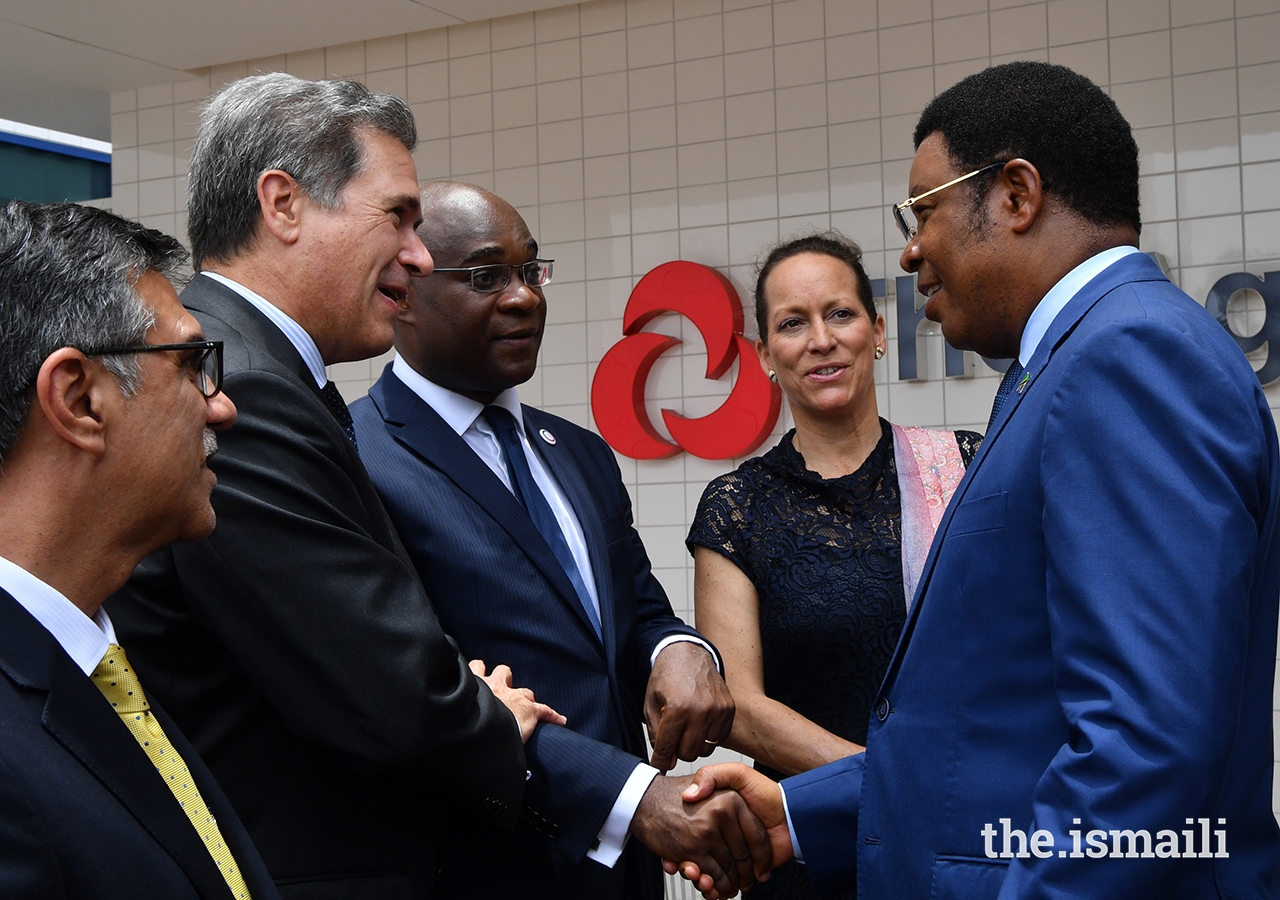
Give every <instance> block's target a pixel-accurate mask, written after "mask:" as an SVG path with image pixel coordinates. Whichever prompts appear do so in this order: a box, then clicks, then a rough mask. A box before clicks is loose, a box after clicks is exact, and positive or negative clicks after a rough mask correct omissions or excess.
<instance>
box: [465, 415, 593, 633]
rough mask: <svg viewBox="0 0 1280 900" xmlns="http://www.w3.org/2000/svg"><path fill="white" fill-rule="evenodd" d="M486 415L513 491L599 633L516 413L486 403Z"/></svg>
mask: <svg viewBox="0 0 1280 900" xmlns="http://www.w3.org/2000/svg"><path fill="white" fill-rule="evenodd" d="M484 417H485V419H486V420H487V421H488V423H489V427H490V428H492V429H493V431H494V434H496V435H497V436H498V446H499V447H501V448H502V460H503V462H505V463H506V464H507V472H509V473H510V474H511V491H512V493H514V494H515V495H516V499H517V500H519V501H520V502H521V503H522V504H523V505H524V508H525V509H526V510H527V511H528V513H529V518H530V519H532V520H533V524H534V526H535V527H536V528H537V529H538V531H539V533H541V534H542V537H543V538H544V539H545V540H546V542H547V546H549V547H550V548H551V552H552V553H553V554H554V555H555V558H556V562H558V563H560V567H561V568H562V569H564V572H565V574H566V575H568V576H569V581H571V582H572V583H573V588H574V590H575V591H577V593H578V601H579V602H580V603H581V604H582V606H583V608H584V609H585V610H586V611H587V618H589V619H590V620H591V624H592V626H593V627H594V628H595V630H596V636H597V637H599V636H600V616H599V614H598V613H597V612H596V608H595V605H594V604H593V603H592V602H591V594H590V593H589V592H588V591H587V585H586V582H585V581H583V580H582V572H581V571H580V570H579V569H578V564H577V563H576V562H574V560H573V552H572V551H570V550H569V542H568V541H566V540H565V539H564V532H563V531H561V530H560V522H559V521H557V519H556V514H555V513H554V512H553V511H552V510H551V505H550V504H549V503H547V498H546V497H544V496H543V494H542V491H541V490H540V489H539V488H538V483H537V482H536V481H534V480H533V472H531V471H530V470H529V461H528V460H527V459H526V458H525V455H524V444H523V443H522V442H521V440H520V431H519V429H518V428H517V427H516V420H515V417H514V416H513V415H511V413H509V412H507V411H506V410H505V409H503V408H502V407H501V406H486V407H485V408H484Z"/></svg>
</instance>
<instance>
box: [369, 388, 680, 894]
mask: <svg viewBox="0 0 1280 900" xmlns="http://www.w3.org/2000/svg"><path fill="white" fill-rule="evenodd" d="M352 417H353V418H354V420H355V425H356V432H357V434H358V436H359V439H360V453H361V456H362V457H363V458H364V460H365V464H366V465H367V466H368V468H369V474H370V475H371V476H372V478H373V480H374V483H375V484H377V486H378V490H379V491H380V492H381V493H382V496H383V499H384V501H385V502H386V504H387V509H388V511H389V512H390V513H391V517H392V519H393V520H394V521H395V524H396V527H397V528H398V529H399V531H400V535H401V537H402V539H403V540H404V542H405V545H406V547H407V548H408V550H409V555H410V557H411V558H412V559H413V562H414V565H416V566H417V568H418V572H419V573H420V574H421V576H422V580H423V583H424V584H426V585H428V586H429V588H430V590H431V592H432V595H433V596H435V597H436V598H437V608H438V610H439V613H440V619H441V621H442V622H443V623H444V626H445V628H446V629H447V630H448V632H449V633H450V634H451V635H453V636H454V638H455V639H456V640H457V641H458V643H459V644H460V645H461V646H462V648H463V651H464V653H466V654H467V655H469V656H475V657H480V658H483V659H485V660H486V661H488V662H490V663H500V662H501V663H506V664H508V665H510V666H511V668H512V669H513V671H514V673H515V679H516V682H517V683H518V684H521V685H527V686H529V687H531V688H533V691H534V693H535V695H536V696H537V697H538V699H540V700H543V701H545V702H547V703H549V704H551V706H553V707H555V709H557V710H558V711H559V712H561V713H563V714H564V715H565V716H566V717H567V718H568V720H569V721H568V726H567V727H564V728H562V727H559V726H550V725H543V726H539V728H538V729H537V730H536V732H535V733H534V736H533V737H532V738H531V739H530V741H529V744H528V747H527V748H526V750H527V753H528V758H529V768H530V770H531V772H532V773H533V777H532V779H531V781H530V786H529V789H528V792H527V796H526V804H527V806H528V807H529V808H530V810H532V811H534V812H536V816H534V817H531V818H532V819H533V822H534V823H535V824H536V825H538V828H537V829H536V830H539V831H541V836H539V835H537V834H535V833H534V830H532V829H528V828H522V829H521V830H519V831H518V840H517V841H516V842H515V844H512V843H511V842H510V841H504V840H503V839H502V838H500V837H498V836H496V835H494V834H493V833H492V829H491V828H486V827H484V826H483V825H482V826H479V827H475V828H471V829H467V830H461V829H460V830H458V831H456V832H455V833H454V834H453V836H452V837H453V840H452V843H451V844H450V850H449V852H448V857H449V860H450V863H449V864H448V865H446V866H445V867H444V872H445V876H446V879H447V882H446V883H448V884H449V885H450V886H451V889H452V890H454V891H456V892H457V895H458V896H467V897H486V898H487V897H493V898H499V897H502V898H505V897H513V896H519V897H546V898H548V900H551V898H554V900H563V898H572V897H582V898H593V900H594V898H607V897H623V896H648V897H657V896H661V889H662V888H661V875H660V871H659V867H658V861H657V860H656V859H655V858H654V857H653V856H652V855H651V854H650V853H649V852H648V851H647V850H645V848H644V847H643V846H642V845H641V844H640V843H639V841H635V840H632V841H630V842H629V843H628V846H627V848H626V851H625V852H624V855H623V858H622V859H621V860H620V861H619V862H618V864H617V865H616V866H615V867H614V868H613V869H612V870H610V869H606V868H605V867H604V866H602V865H600V864H598V863H596V862H594V861H591V860H585V859H584V857H585V855H586V853H587V852H588V851H589V850H590V848H591V846H592V844H593V843H594V841H595V839H596V836H597V834H598V833H599V831H600V828H601V826H602V825H603V824H604V821H605V819H606V817H607V816H608V813H609V810H610V809H611V808H612V806H613V804H614V802H615V800H616V799H617V797H618V794H619V792H620V791H621V789H622V786H623V784H624V783H625V782H626V780H627V778H628V777H629V776H630V774H631V772H632V771H633V770H634V769H635V767H636V765H637V764H638V763H639V762H641V758H642V757H645V756H646V755H647V754H646V747H645V739H644V733H643V730H642V727H641V722H642V710H643V704H644V696H645V688H646V685H647V682H648V678H649V668H650V667H649V658H650V655H651V654H652V652H653V650H654V648H655V646H656V645H657V644H658V642H659V641H660V640H662V638H664V637H666V636H668V635H672V634H691V635H693V634H696V632H695V631H694V630H693V629H692V628H689V627H688V626H687V625H685V624H684V623H683V622H681V621H680V620H679V619H677V618H676V617H675V616H674V615H673V614H672V611H671V605H670V603H669V602H668V601H667V597H666V594H665V593H664V592H663V590H662V588H661V586H660V585H659V584H658V582H657V580H656V579H655V578H654V577H653V574H652V572H651V571H650V565H649V558H648V556H647V555H646V553H645V550H644V546H643V545H642V544H641V543H640V537H639V535H637V534H636V532H635V529H634V528H633V527H632V523H631V501H630V498H629V497H628V495H627V491H626V487H625V486H624V485H623V483H622V479H621V475H620V473H619V471H618V464H617V460H616V459H615V458H614V455H613V452H612V451H611V450H610V449H609V448H608V446H607V445H606V444H605V443H604V441H602V440H601V439H600V438H599V437H598V436H596V435H594V434H592V433H590V432H588V431H586V430H584V429H582V428H579V427H578V426H576V425H574V424H572V423H571V422H567V421H565V420H564V419H561V418H558V417H556V416H552V415H549V414H547V413H544V412H541V411H540V410H537V409H533V408H530V407H527V406H526V407H524V420H525V428H526V430H527V432H528V434H529V438H530V444H531V445H532V446H533V447H534V448H535V450H536V451H537V452H538V453H539V454H540V456H541V458H542V460H543V462H544V463H545V465H546V467H547V469H548V471H550V472H551V473H552V475H553V476H554V477H555V479H556V481H557V483H558V484H559V485H560V486H561V488H562V489H563V491H564V493H565V494H566V496H567V497H568V499H569V501H570V503H571V504H572V506H573V508H574V512H575V514H576V515H577V517H578V521H579V522H581V523H582V526H583V531H584V536H585V538H586V544H587V549H588V552H589V554H590V557H591V565H592V569H593V570H594V574H595V581H596V589H597V592H598V594H599V598H600V617H601V624H602V630H603V638H604V639H603V640H601V638H599V637H597V636H596V633H595V631H594V629H593V628H592V626H591V624H590V622H589V620H588V618H587V616H586V613H585V611H584V609H583V607H582V604H581V602H580V601H579V600H578V597H577V595H576V594H575V592H574V589H573V586H572V584H571V583H570V582H569V579H568V577H567V576H566V575H565V573H564V570H563V569H562V568H561V567H560V565H559V563H558V562H557V561H556V559H555V557H554V556H553V555H552V552H551V549H550V548H549V547H548V546H547V543H546V541H545V540H543V538H542V536H541V534H539V532H538V531H537V529H536V527H535V526H534V525H533V522H532V521H531V520H530V518H529V515H528V513H526V512H525V510H524V508H523V507H522V506H521V505H520V503H519V502H518V501H517V500H516V499H515V497H514V496H513V495H512V493H511V491H509V490H508V489H507V487H506V486H505V485H504V484H503V483H502V481H501V480H500V479H499V478H498V477H497V476H496V475H494V474H493V472H492V471H491V470H490V469H489V467H488V466H487V465H485V463H484V462H483V461H482V460H481V459H480V458H479V457H478V456H476V454H475V452H474V451H473V450H472V449H471V448H470V447H468V446H467V444H466V442H465V441H464V440H463V439H462V438H461V437H459V436H458V434H457V433H456V432H455V431H454V430H453V429H452V428H451V427H450V426H449V425H448V424H447V423H446V422H445V421H444V420H443V419H442V418H440V416H439V415H438V414H437V413H436V412H435V411H434V410H433V409H431V407H430V406H428V405H427V404H426V403H424V402H423V401H422V400H421V398H419V397H418V396H417V395H416V394H414V393H413V392H412V391H411V390H410V389H409V388H408V387H406V386H405V384H404V383H403V382H402V381H400V379H399V378H397V377H396V376H395V375H394V374H392V372H391V370H390V367H389V366H388V368H387V370H386V371H385V372H384V373H383V375H382V378H381V379H379V381H378V383H377V384H375V385H374V387H373V389H372V390H371V391H370V395H369V397H367V398H362V399H360V400H358V401H356V402H355V403H354V404H353V405H352ZM543 435H546V436H549V437H550V438H551V440H553V441H554V443H551V442H550V441H548V439H547V438H546V437H544V436H543ZM476 872H483V873H485V874H484V877H483V878H482V879H480V883H479V884H475V883H473V882H474V873H476ZM468 879H472V880H473V881H472V882H469V881H468Z"/></svg>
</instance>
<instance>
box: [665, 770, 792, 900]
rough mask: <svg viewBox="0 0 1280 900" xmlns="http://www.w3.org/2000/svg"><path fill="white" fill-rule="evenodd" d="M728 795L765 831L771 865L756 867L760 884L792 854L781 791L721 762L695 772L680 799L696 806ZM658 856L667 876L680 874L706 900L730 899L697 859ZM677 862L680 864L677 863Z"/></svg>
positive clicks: (766, 780)
mask: <svg viewBox="0 0 1280 900" xmlns="http://www.w3.org/2000/svg"><path fill="white" fill-rule="evenodd" d="M655 780H656V779H655ZM717 792H719V793H717ZM728 792H732V795H733V796H736V797H738V798H739V799H740V800H741V801H743V802H745V803H746V804H747V806H749V807H750V808H751V811H752V812H753V813H754V814H755V816H756V818H757V819H758V820H759V822H760V824H761V825H762V826H763V827H764V829H765V834H766V836H767V839H768V842H769V858H770V862H769V865H768V866H767V867H766V868H764V869H761V868H760V866H759V865H756V867H755V871H754V873H753V874H754V876H755V880H757V881H763V880H765V878H766V877H767V873H768V872H769V871H770V870H771V869H773V868H775V867H777V866H780V865H782V863H784V862H786V861H787V860H789V859H791V855H792V853H791V832H790V831H789V830H788V829H787V816H786V812H785V810H784V809H783V806H782V788H780V787H778V784H777V782H775V781H772V780H770V779H769V778H767V777H765V776H764V775H761V774H760V773H759V772H757V771H755V770H754V769H752V768H749V767H747V766H744V765H742V764H741V763H720V764H719V765H714V766H703V767H702V768H701V769H699V770H698V771H697V772H695V773H694V774H693V780H692V781H691V782H690V784H689V786H688V787H687V788H685V790H684V793H683V794H682V795H681V799H682V800H684V802H685V803H688V804H697V803H703V802H706V801H707V798H714V797H723V796H725V795H726V793H728ZM650 849H653V848H650ZM655 852H657V851H655ZM661 855H662V866H663V868H664V869H666V871H667V874H669V875H674V874H676V872H679V873H680V874H682V875H683V876H684V877H685V878H687V879H689V881H691V882H693V884H694V886H695V887H697V889H698V890H699V891H701V892H702V896H704V897H706V898H707V900H717V898H722V897H731V896H733V895H732V894H731V893H730V894H726V893H724V891H723V890H722V889H721V883H720V879H718V878H717V877H716V874H717V873H714V872H711V871H708V870H707V868H706V867H705V866H703V865H700V864H699V862H698V861H697V860H696V859H694V858H691V857H681V856H671V855H669V854H667V853H662V854H661ZM677 859H679V860H682V861H681V862H676V860H677ZM739 884H740V887H741V888H742V889H743V890H745V889H746V888H748V887H750V884H743V883H739Z"/></svg>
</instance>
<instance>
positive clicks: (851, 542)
mask: <svg viewBox="0 0 1280 900" xmlns="http://www.w3.org/2000/svg"><path fill="white" fill-rule="evenodd" d="M860 260H861V252H860V251H859V249H858V247H857V245H856V244H853V243H852V242H850V241H849V240H848V239H846V238H844V237H843V236H842V235H840V234H837V233H832V232H828V233H827V234H823V235H817V236H813V237H806V238H801V239H798V240H795V241H791V242H789V243H786V244H783V245H781V246H779V247H776V248H775V249H774V250H773V251H772V252H771V253H770V254H769V255H768V257H767V258H766V260H765V262H764V264H763V266H762V267H761V270H760V274H759V276H758V278H757V281H756V293H755V300H756V321H757V324H758V325H759V328H760V335H761V339H760V340H759V341H758V342H757V344H756V347H757V352H758V353H759V355H760V361H761V364H762V365H763V366H764V367H765V369H766V371H768V372H769V377H770V379H771V380H774V381H775V382H776V383H777V384H778V385H779V386H780V387H781V388H782V392H783V395H784V396H785V397H786V400H787V404H788V406H789V407H790V409H791V415H792V418H793V420H794V422H795V428H794V430H792V431H790V432H789V433H787V434H786V435H785V436H783V438H782V440H781V441H780V442H779V443H778V445H777V446H776V447H774V448H773V449H772V450H770V451H768V452H767V453H765V454H764V455H763V456H760V457H757V458H755V459H751V460H748V461H747V462H745V463H743V464H742V465H741V466H739V467H738V469H737V470H735V471H734V472H731V473H730V474H728V475H723V476H721V477H720V478H717V479H716V480H715V481H713V482H711V484H709V485H708V486H707V489H706V491H705V492H704V493H703V495H702V500H701V502H700V503H699V505H698V512H697V516H696V518H695V521H694V524H693V528H692V530H691V531H690V533H689V538H688V545H689V549H690V551H691V552H692V553H693V556H694V604H695V607H696V612H697V625H698V629H699V630H700V631H701V632H702V633H703V634H704V635H706V636H707V637H708V638H709V639H710V640H711V641H712V642H714V643H715V645H716V646H717V647H718V648H719V650H720V652H721V653H722V654H723V656H724V663H725V672H726V676H727V678H728V683H729V687H730V689H731V690H732V692H733V696H734V700H735V701H736V703H737V714H736V717H735V719H734V723H733V732H732V734H731V736H730V738H729V740H727V741H726V742H725V745H726V746H728V747H730V748H731V749H734V750H738V751H741V752H742V753H745V754H747V755H748V756H750V757H752V758H753V759H754V760H755V761H756V768H757V769H759V770H760V771H762V772H765V773H766V774H768V775H769V776H770V777H772V778H779V777H783V776H786V775H793V774H795V773H797V772H802V771H805V770H807V769H811V768H814V767H816V766H820V765H823V764H824V763H827V762H830V761H832V760H834V759H839V758H841V757H844V756H848V755H851V754H854V753H859V752H861V751H862V750H863V746H862V744H863V742H864V741H865V740H866V737H867V722H868V719H869V717H870V713H871V705H872V702H873V701H874V698H875V694H876V690H877V688H878V687H879V685H880V682H881V680H882V679H883V678H884V673H885V670H886V668H887V667H888V664H889V658H890V656H891V655H892V653H893V648H894V645H895V644H896V643H897V641H898V636H899V634H900V633H901V631H902V626H903V623H904V622H905V621H906V615H907V603H908V598H909V596H910V593H913V592H914V581H915V578H916V577H918V575H919V572H920V567H921V566H922V565H923V563H924V555H925V554H926V553H927V550H928V545H929V541H930V540H932V536H933V529H934V528H936V526H937V522H938V519H939V518H940V517H941V513H942V508H943V507H944V506H945V503H946V501H947V500H948V499H950V496H951V492H952V491H954V489H955V485H956V483H957V482H958V481H959V478H960V477H961V475H962V474H963V469H964V466H967V465H968V464H969V462H970V460H972V459H973V456H974V454H975V453H976V452H977V448H978V444H979V442H980V441H981V439H982V438H981V435H978V434H975V433H973V432H939V431H926V430H924V429H898V428H893V427H891V426H890V425H889V423H888V422H886V421H885V420H884V419H881V418H880V416H879V412H878V408H877V405H876V391H875V382H874V381H873V378H872V369H873V365H874V362H875V360H877V359H879V358H880V357H881V356H883V355H884V346H885V331H884V318H883V317H882V316H880V315H878V314H877V313H876V310H875V304H874V302H873V301H872V299H871V284H870V282H869V281H868V279H867V275H866V273H865V271H863V268H862V264H861V261H860ZM904 535H905V537H904ZM904 540H905V546H906V551H907V552H906V553H905V554H904ZM904 573H905V574H904ZM904 584H908V585H910V586H911V590H910V591H908V590H907V589H906V588H904ZM801 849H802V850H803V848H801ZM751 896H752V898H753V900H761V898H764V897H788V898H791V897H805V898H807V897H815V898H816V897H819V896H821V895H820V894H819V893H818V892H817V891H816V889H814V888H813V887H812V886H811V885H810V884H809V883H808V879H807V877H806V876H805V874H804V867H803V866H799V865H796V864H795V863H788V864H787V865H785V866H783V867H781V868H780V869H778V870H777V871H776V872H775V873H774V875H773V877H772V878H771V879H770V880H769V881H768V882H765V883H762V884H760V885H757V886H756V887H755V888H753V889H752V892H751ZM848 896H852V894H849V895H848Z"/></svg>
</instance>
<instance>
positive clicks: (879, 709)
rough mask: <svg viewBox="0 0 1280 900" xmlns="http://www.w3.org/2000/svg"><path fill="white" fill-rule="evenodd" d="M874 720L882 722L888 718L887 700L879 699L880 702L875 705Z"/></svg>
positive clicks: (885, 698) (884, 698) (886, 698)
mask: <svg viewBox="0 0 1280 900" xmlns="http://www.w3.org/2000/svg"><path fill="white" fill-rule="evenodd" d="M876 718H877V719H879V720H880V721H881V722H883V721H884V720H885V719H887V718H889V698H888V697H881V698H880V702H879V703H877V704H876Z"/></svg>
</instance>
